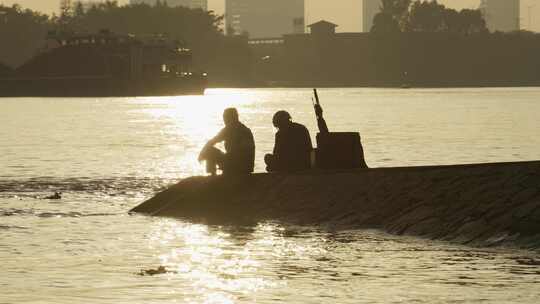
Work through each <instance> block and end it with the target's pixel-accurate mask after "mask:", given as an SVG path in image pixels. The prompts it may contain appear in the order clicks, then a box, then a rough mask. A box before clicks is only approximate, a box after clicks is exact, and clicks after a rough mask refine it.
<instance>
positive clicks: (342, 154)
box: [315, 132, 368, 170]
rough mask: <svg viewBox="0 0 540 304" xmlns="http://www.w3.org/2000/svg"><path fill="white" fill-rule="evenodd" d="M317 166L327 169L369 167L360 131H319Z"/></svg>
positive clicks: (316, 155)
mask: <svg viewBox="0 0 540 304" xmlns="http://www.w3.org/2000/svg"><path fill="white" fill-rule="evenodd" d="M315 166H316V167H317V168H319V169H326V170H329V169H330V170H331V169H357V168H368V166H367V164H366V161H365V159H364V149H363V148H362V142H361V139H360V133H357V132H329V133H317V151H316V154H315Z"/></svg>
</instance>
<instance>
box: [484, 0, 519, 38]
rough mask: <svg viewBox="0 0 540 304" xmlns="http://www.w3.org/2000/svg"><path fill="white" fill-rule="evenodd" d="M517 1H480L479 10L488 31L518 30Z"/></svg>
mask: <svg viewBox="0 0 540 304" xmlns="http://www.w3.org/2000/svg"><path fill="white" fill-rule="evenodd" d="M519 2H520V1H519V0H482V2H481V4H480V10H481V11H482V14H483V15H484V19H486V23H487V27H488V29H489V30H490V31H492V32H494V31H500V32H511V31H518V30H519V29H520V22H519V16H520V15H519V14H520V10H519Z"/></svg>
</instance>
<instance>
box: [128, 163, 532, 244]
mask: <svg viewBox="0 0 540 304" xmlns="http://www.w3.org/2000/svg"><path fill="white" fill-rule="evenodd" d="M131 211H132V212H137V213H144V214H149V215H154V216H166V217H175V218H185V219H190V220H197V221H198V220H203V221H208V222H212V221H219V222H227V223H255V222H258V221H266V220H276V221H282V222H287V223H294V224H300V225H321V226H325V227H328V228H329V229H364V228H366V229H381V230H384V231H386V232H389V233H393V234H397V235H412V236H419V237H424V238H429V239H434V240H444V241H451V242H457V243H461V244H469V245H474V246H496V245H511V246H518V247H523V248H528V249H540V161H537V162H519V163H495V164H475V165H456V166H432V167H402V168H375V169H363V170H355V171H342V172H309V173H298V174H253V175H251V176H247V177H243V178H225V177H221V176H218V177H192V178H187V179H184V180H182V181H180V182H179V183H178V184H176V185H173V186H171V187H169V188H168V189H166V190H164V191H162V192H160V193H158V194H156V195H155V196H154V197H153V198H151V199H149V200H148V201H146V202H144V203H142V204H141V205H139V206H137V207H135V208H134V209H132V210H131Z"/></svg>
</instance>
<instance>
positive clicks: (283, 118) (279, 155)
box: [264, 111, 313, 172]
mask: <svg viewBox="0 0 540 304" xmlns="http://www.w3.org/2000/svg"><path fill="white" fill-rule="evenodd" d="M272 123H273V124H274V126H275V127H276V128H277V129H278V132H277V133H276V142H275V144H274V153H273V154H267V155H266V156H265V157H264V161H265V163H266V170H267V171H268V172H291V171H302V170H307V169H309V168H311V151H312V150H313V147H312V145H311V137H310V136H309V131H308V130H307V128H306V127H305V126H304V125H301V124H299V123H295V122H292V121H291V115H290V114H289V113H288V112H286V111H278V112H276V114H274V117H273V119H272Z"/></svg>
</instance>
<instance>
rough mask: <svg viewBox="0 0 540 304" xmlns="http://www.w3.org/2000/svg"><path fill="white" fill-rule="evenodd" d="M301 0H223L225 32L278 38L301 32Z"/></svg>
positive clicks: (253, 36) (302, 18) (302, 22)
mask: <svg viewBox="0 0 540 304" xmlns="http://www.w3.org/2000/svg"><path fill="white" fill-rule="evenodd" d="M304 11H305V7H304V0H271V1H269V0H225V25H226V27H227V34H228V35H247V36H249V37H251V38H263V37H280V36H281V35H286V34H302V33H304V32H305V21H304V14H305V13H304Z"/></svg>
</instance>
